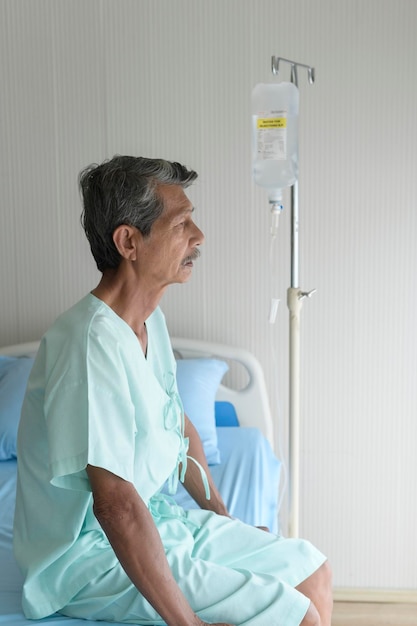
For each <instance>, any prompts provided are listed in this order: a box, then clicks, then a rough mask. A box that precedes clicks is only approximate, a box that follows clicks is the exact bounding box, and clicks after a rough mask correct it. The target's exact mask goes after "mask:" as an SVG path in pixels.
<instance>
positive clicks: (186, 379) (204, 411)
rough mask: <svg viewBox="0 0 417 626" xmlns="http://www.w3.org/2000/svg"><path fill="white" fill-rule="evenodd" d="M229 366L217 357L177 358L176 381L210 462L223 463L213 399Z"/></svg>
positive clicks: (211, 463)
mask: <svg viewBox="0 0 417 626" xmlns="http://www.w3.org/2000/svg"><path fill="white" fill-rule="evenodd" d="M228 369H229V366H228V365H227V363H225V362H224V361H219V360H218V359H206V358H202V359H180V360H178V361H177V385H178V391H179V394H180V397H181V400H182V403H183V405H184V411H185V413H186V414H187V415H188V417H189V418H190V420H191V421H192V423H193V424H194V426H195V427H196V429H197V432H198V434H199V435H200V438H201V441H202V443H203V448H204V453H205V455H206V459H207V463H208V464H209V465H217V464H219V463H220V451H219V448H218V446H217V431H216V420H215V415H214V403H215V399H216V394H217V390H218V388H219V385H220V382H221V380H222V378H223V376H224V374H225V373H226V372H227V370H228Z"/></svg>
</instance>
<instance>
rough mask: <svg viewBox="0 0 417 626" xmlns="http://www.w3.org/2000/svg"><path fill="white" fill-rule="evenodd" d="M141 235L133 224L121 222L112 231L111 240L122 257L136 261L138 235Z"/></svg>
mask: <svg viewBox="0 0 417 626" xmlns="http://www.w3.org/2000/svg"><path fill="white" fill-rule="evenodd" d="M141 236H142V235H141V233H140V232H139V231H138V229H137V228H135V227H134V226H127V225H126V224H121V225H120V226H118V227H117V228H116V230H115V231H114V233H113V241H114V245H115V246H116V248H117V251H118V253H119V254H120V256H121V257H122V258H123V259H126V260H127V261H136V259H137V248H138V237H141Z"/></svg>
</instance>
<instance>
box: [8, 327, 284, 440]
mask: <svg viewBox="0 0 417 626" xmlns="http://www.w3.org/2000/svg"><path fill="white" fill-rule="evenodd" d="M171 342H172V347H173V349H174V350H175V352H176V354H178V355H180V356H181V357H183V358H197V357H212V358H219V359H226V360H229V361H232V362H236V363H238V364H239V365H240V366H243V368H244V369H245V370H246V373H247V377H248V383H247V385H246V386H245V387H244V388H243V389H238V390H236V389H232V388H230V387H227V386H226V385H224V384H222V385H220V388H219V391H218V394H217V400H221V401H227V402H231V403H232V404H233V406H234V407H235V409H236V413H237V416H238V419H239V423H240V425H241V426H254V427H256V428H259V430H260V431H261V432H262V434H263V435H264V436H265V437H266V438H267V439H268V441H269V443H270V444H271V447H272V449H274V432H273V422H272V416H271V410H270V406H269V400H268V393H267V390H266V384H265V378H264V373H263V370H262V367H261V365H260V363H259V361H258V360H257V359H256V358H255V357H254V355H253V354H252V353H251V352H248V351H247V350H243V349H241V348H234V347H232V346H227V345H223V344H219V343H211V342H208V341H200V340H195V339H184V338H181V337H173V338H171ZM38 347H39V341H33V342H28V343H21V344H16V345H12V346H6V347H3V348H0V354H2V355H5V356H34V355H35V354H36V352H37V350H38Z"/></svg>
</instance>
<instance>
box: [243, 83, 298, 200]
mask: <svg viewBox="0 0 417 626" xmlns="http://www.w3.org/2000/svg"><path fill="white" fill-rule="evenodd" d="M298 108H299V92H298V89H297V87H296V86H295V85H294V84H293V83H286V82H282V83H259V84H258V85H256V86H255V87H254V89H253V91H252V171H253V178H254V181H255V183H256V184H257V185H259V186H260V187H263V188H265V189H266V190H267V191H268V196H269V202H271V203H273V204H276V203H281V202H282V190H283V189H285V187H291V185H293V184H294V183H295V182H296V180H297V177H298Z"/></svg>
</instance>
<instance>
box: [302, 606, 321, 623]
mask: <svg viewBox="0 0 417 626" xmlns="http://www.w3.org/2000/svg"><path fill="white" fill-rule="evenodd" d="M320 624H321V621H320V615H319V613H318V611H317V609H316V607H315V606H314V604H313V603H312V602H310V606H309V607H308V611H307V613H306V614H305V616H304V619H303V621H302V622H301V623H300V626H320Z"/></svg>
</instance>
